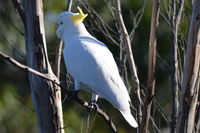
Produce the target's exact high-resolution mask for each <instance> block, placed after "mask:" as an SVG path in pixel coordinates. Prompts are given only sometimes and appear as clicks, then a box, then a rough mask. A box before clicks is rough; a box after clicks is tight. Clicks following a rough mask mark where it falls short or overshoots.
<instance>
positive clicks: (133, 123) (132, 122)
mask: <svg viewBox="0 0 200 133" xmlns="http://www.w3.org/2000/svg"><path fill="white" fill-rule="evenodd" d="M120 112H121V114H122V115H123V117H124V118H125V120H126V121H127V122H128V123H129V124H130V126H132V127H134V128H137V127H138V124H137V122H136V120H135V118H134V117H133V116H132V114H131V112H130V110H129V111H120Z"/></svg>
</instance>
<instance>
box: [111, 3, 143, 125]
mask: <svg viewBox="0 0 200 133" xmlns="http://www.w3.org/2000/svg"><path fill="white" fill-rule="evenodd" d="M114 2H115V7H116V20H117V23H118V25H119V28H120V32H119V33H121V36H122V39H123V42H124V45H125V48H126V54H127V57H128V64H129V68H130V70H131V80H132V82H131V83H132V86H133V87H135V88H136V91H137V97H138V102H139V103H138V116H139V117H138V122H139V123H140V119H141V116H142V111H141V106H142V104H143V102H142V100H141V96H140V82H139V79H138V76H137V70H136V65H135V62H134V58H133V52H132V48H131V41H130V37H129V35H128V32H127V30H126V26H125V24H124V21H123V17H122V11H121V4H120V0H114Z"/></svg>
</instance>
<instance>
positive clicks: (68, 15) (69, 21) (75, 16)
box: [56, 7, 87, 40]
mask: <svg viewBox="0 0 200 133" xmlns="http://www.w3.org/2000/svg"><path fill="white" fill-rule="evenodd" d="M77 9H78V11H79V12H78V13H72V12H68V11H64V12H62V13H60V14H59V15H58V19H57V24H58V29H57V31H56V33H57V36H58V37H59V38H60V39H62V36H63V33H64V31H65V30H69V29H73V28H75V27H76V26H77V25H79V24H80V23H82V21H83V20H84V19H85V18H86V17H87V14H84V13H83V11H82V10H81V8H80V7H77ZM68 32H70V31H68ZM62 40H63V39H62Z"/></svg>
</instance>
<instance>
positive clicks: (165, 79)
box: [0, 0, 191, 133]
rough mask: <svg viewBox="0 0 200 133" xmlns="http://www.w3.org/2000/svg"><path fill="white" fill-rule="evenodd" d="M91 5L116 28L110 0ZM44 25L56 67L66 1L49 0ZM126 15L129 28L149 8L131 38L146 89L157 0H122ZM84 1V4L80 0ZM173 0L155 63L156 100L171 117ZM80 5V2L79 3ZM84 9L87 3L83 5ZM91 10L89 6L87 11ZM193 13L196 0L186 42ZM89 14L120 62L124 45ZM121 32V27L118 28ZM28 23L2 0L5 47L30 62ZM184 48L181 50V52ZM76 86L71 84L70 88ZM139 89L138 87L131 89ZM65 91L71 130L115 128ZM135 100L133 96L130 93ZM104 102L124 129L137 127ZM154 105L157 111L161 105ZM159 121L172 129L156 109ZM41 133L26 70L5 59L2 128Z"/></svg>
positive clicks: (0, 77) (0, 84)
mask: <svg viewBox="0 0 200 133" xmlns="http://www.w3.org/2000/svg"><path fill="white" fill-rule="evenodd" d="M87 2H88V4H89V6H90V7H91V8H93V9H94V10H95V11H96V12H97V13H98V15H99V16H100V17H101V18H102V19H103V20H104V22H105V23H106V24H108V25H109V26H110V27H115V22H114V20H113V18H112V15H111V13H110V12H109V9H108V7H107V4H106V3H105V1H100V0H88V1H87ZM43 3H44V13H45V30H46V40H47V49H48V56H49V60H50V63H51V65H52V68H53V69H54V67H55V55H56V47H57V45H58V38H57V36H56V28H57V25H56V24H55V20H56V16H57V15H58V14H59V13H60V12H62V11H65V10H66V3H67V0H60V1H58V0H51V1H48V0H44V1H43ZM77 3H79V2H74V3H73V6H72V11H73V12H76V11H77V9H76V6H77ZM121 3H122V14H123V18H124V21H125V24H126V27H127V30H128V32H129V33H130V32H131V30H132V28H133V25H134V19H133V18H134V17H135V16H136V14H137V13H138V12H139V11H140V10H142V7H144V12H143V16H142V18H141V21H140V23H139V24H138V27H137V28H136V30H135V34H134V38H133V41H132V49H133V54H134V59H135V63H136V66H137V71H138V76H139V80H140V82H141V88H142V89H143V90H144V92H145V89H146V83H147V72H148V47H149V46H148V45H149V31H150V23H151V9H152V0H147V1H145V0H122V1H121ZM79 4H80V3H79ZM168 4H169V0H164V1H161V13H160V18H159V22H160V23H159V27H158V43H157V51H158V56H157V65H156V92H155V93H156V95H155V99H156V101H157V104H156V105H159V108H160V109H161V110H163V112H164V114H165V115H166V118H168V120H170V112H171V104H170V103H171V91H170V62H169V59H170V32H171V31H170V26H169V22H168V21H169V20H168V15H167V11H168ZM80 6H81V5H80ZM83 10H84V8H83ZM84 11H85V12H86V10H84ZM190 15H191V2H190V0H186V4H185V10H184V14H183V20H182V22H181V28H180V31H181V32H180V34H179V40H180V41H181V44H183V51H184V45H185V43H186V40H187V32H188V28H189V27H188V25H189V20H190V19H189V18H190ZM92 19H94V18H92V17H91V16H90V13H88V17H87V19H86V21H85V24H86V27H87V28H88V30H89V31H90V32H91V34H92V35H94V36H95V37H96V38H97V39H99V40H100V41H102V42H104V43H105V44H106V45H107V46H108V47H109V49H110V50H111V51H112V53H113V55H114V57H115V59H116V61H117V60H118V59H119V47H118V46H117V45H115V44H113V42H112V41H109V40H108V39H107V38H106V37H105V36H104V34H103V33H102V31H101V30H100V29H98V28H97V29H95V27H94V26H95V25H94V24H93V25H92V24H91V22H92V21H93V20H92ZM115 30H116V32H117V29H115ZM23 32H24V28H23V24H22V22H21V20H20V18H19V16H18V14H17V13H16V10H15V8H14V6H13V4H12V1H7V0H0V51H2V52H4V53H6V54H8V55H10V56H12V57H13V58H14V59H16V60H18V61H19V62H21V63H23V64H26V50H25V43H24V36H23ZM180 52H181V51H180ZM61 82H62V83H63V84H65V82H66V70H65V66H64V62H63V60H62V66H61ZM71 88H72V87H71ZM132 91H134V90H132ZM64 97H65V96H64V95H63V112H64V123H65V131H66V132H68V133H102V132H105V133H107V132H110V130H109V127H108V126H107V125H106V124H105V122H104V121H103V120H102V118H101V117H99V116H98V115H96V114H95V113H91V112H89V111H88V110H86V109H85V108H83V107H82V106H80V105H79V104H77V103H75V102H74V101H70V100H68V99H64ZM81 97H82V98H83V99H85V100H89V98H90V95H89V94H87V93H85V92H81ZM131 97H132V101H133V103H134V95H131ZM98 104H99V107H100V108H102V109H103V110H104V111H105V112H106V113H107V114H108V115H109V116H110V117H111V118H112V120H113V121H114V123H115V124H116V126H117V128H118V130H119V133H127V132H130V130H134V131H135V132H136V130H135V129H132V128H131V127H130V126H129V125H128V124H127V123H126V122H125V120H124V119H123V118H122V116H121V114H120V113H119V112H118V111H117V110H115V109H114V108H113V107H112V106H111V105H110V104H109V103H108V102H107V101H105V100H102V99H100V100H99V101H98ZM155 108H157V107H154V108H153V111H154V110H156V109H155ZM154 113H155V115H156V117H155V118H156V119H155V120H156V123H157V125H158V127H159V128H160V130H161V131H162V133H164V132H169V123H168V122H167V121H166V120H165V119H164V118H163V116H161V115H160V114H159V113H158V114H156V112H154ZM12 132H19V133H27V132H29V133H36V132H39V130H38V126H37V121H36V118H35V112H34V107H33V104H32V101H31V92H30V86H29V81H28V76H27V73H26V72H24V71H21V70H20V69H18V68H16V67H15V66H13V65H11V64H9V63H8V62H5V61H4V60H2V59H0V133H12Z"/></svg>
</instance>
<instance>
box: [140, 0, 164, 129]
mask: <svg viewBox="0 0 200 133" xmlns="http://www.w3.org/2000/svg"><path fill="white" fill-rule="evenodd" d="M159 12H160V0H154V1H153V8H152V16H151V30H150V40H149V67H148V81H147V94H146V98H145V102H144V108H143V112H142V124H141V128H140V129H141V130H140V133H146V132H147V129H148V124H149V118H150V112H151V105H152V99H153V96H154V91H155V69H156V68H155V67H156V45H157V44H156V43H157V39H156V38H157V26H158V24H159V23H158V19H159Z"/></svg>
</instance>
